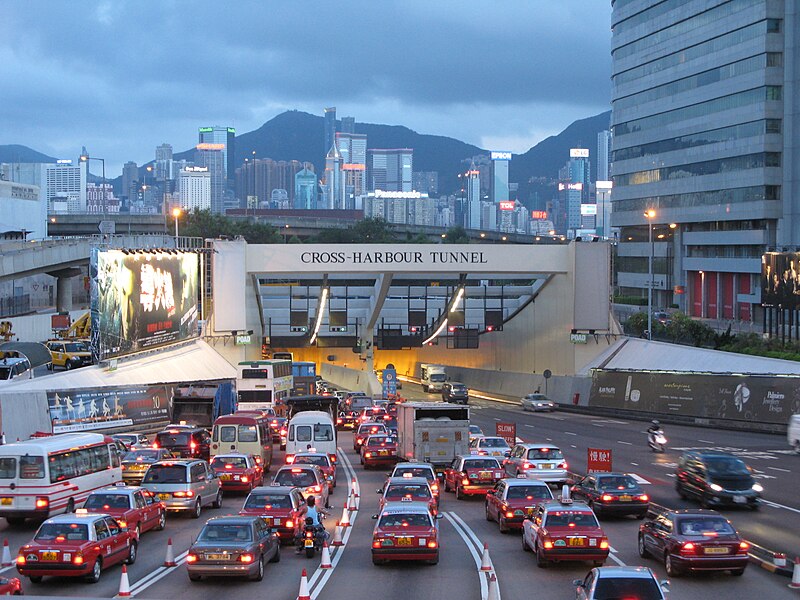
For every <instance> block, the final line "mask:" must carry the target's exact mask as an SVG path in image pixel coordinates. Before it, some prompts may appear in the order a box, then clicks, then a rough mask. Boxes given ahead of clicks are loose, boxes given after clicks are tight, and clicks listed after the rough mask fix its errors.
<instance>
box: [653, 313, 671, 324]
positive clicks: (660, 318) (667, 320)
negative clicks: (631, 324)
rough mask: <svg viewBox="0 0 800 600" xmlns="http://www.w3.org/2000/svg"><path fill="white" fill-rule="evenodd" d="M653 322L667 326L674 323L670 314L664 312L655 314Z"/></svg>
mask: <svg viewBox="0 0 800 600" xmlns="http://www.w3.org/2000/svg"><path fill="white" fill-rule="evenodd" d="M653 320H654V321H657V322H659V323H660V324H661V325H664V326H667V325H670V324H671V323H672V317H671V316H670V314H669V313H668V312H664V311H663V310H659V311H655V312H654V313H653Z"/></svg>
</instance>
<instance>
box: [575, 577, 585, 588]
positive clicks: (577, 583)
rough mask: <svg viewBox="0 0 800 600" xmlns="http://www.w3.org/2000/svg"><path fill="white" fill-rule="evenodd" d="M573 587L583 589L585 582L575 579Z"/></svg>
mask: <svg viewBox="0 0 800 600" xmlns="http://www.w3.org/2000/svg"><path fill="white" fill-rule="evenodd" d="M572 585H574V586H576V587H581V588H582V587H583V581H582V580H580V579H573V580H572Z"/></svg>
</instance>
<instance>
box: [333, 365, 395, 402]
mask: <svg viewBox="0 0 800 600" xmlns="http://www.w3.org/2000/svg"><path fill="white" fill-rule="evenodd" d="M320 375H322V378H323V379H324V380H325V381H330V382H331V383H333V384H335V385H336V386H337V387H340V388H342V389H345V390H350V391H354V392H364V393H366V394H367V395H369V396H372V395H377V394H380V393H381V392H382V388H381V384H380V382H379V381H378V378H377V377H376V376H375V374H374V373H372V372H367V371H359V370H356V369H349V368H347V367H339V366H336V365H332V364H330V363H322V367H321V369H320Z"/></svg>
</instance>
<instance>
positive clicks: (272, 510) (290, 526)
mask: <svg viewBox="0 0 800 600" xmlns="http://www.w3.org/2000/svg"><path fill="white" fill-rule="evenodd" d="M307 510H308V509H307V506H306V501H305V499H304V498H303V494H302V492H301V491H300V490H299V489H298V488H296V487H290V486H286V485H271V486H265V487H259V488H255V489H254V490H253V491H252V492H250V494H249V495H248V496H247V499H246V500H245V501H244V506H243V507H242V510H240V511H239V514H240V515H242V516H248V517H261V518H262V519H264V522H265V523H266V524H267V526H269V527H273V528H275V529H276V530H277V532H278V536H279V537H280V539H281V541H282V542H288V543H292V542H293V541H294V539H295V536H296V535H297V534H298V533H299V532H300V530H301V528H302V527H303V522H304V521H305V515H306V511H307Z"/></svg>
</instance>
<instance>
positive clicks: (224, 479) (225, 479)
mask: <svg viewBox="0 0 800 600" xmlns="http://www.w3.org/2000/svg"><path fill="white" fill-rule="evenodd" d="M219 480H220V481H230V480H231V476H230V475H228V474H227V473H224V474H222V475H220V476H219Z"/></svg>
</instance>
